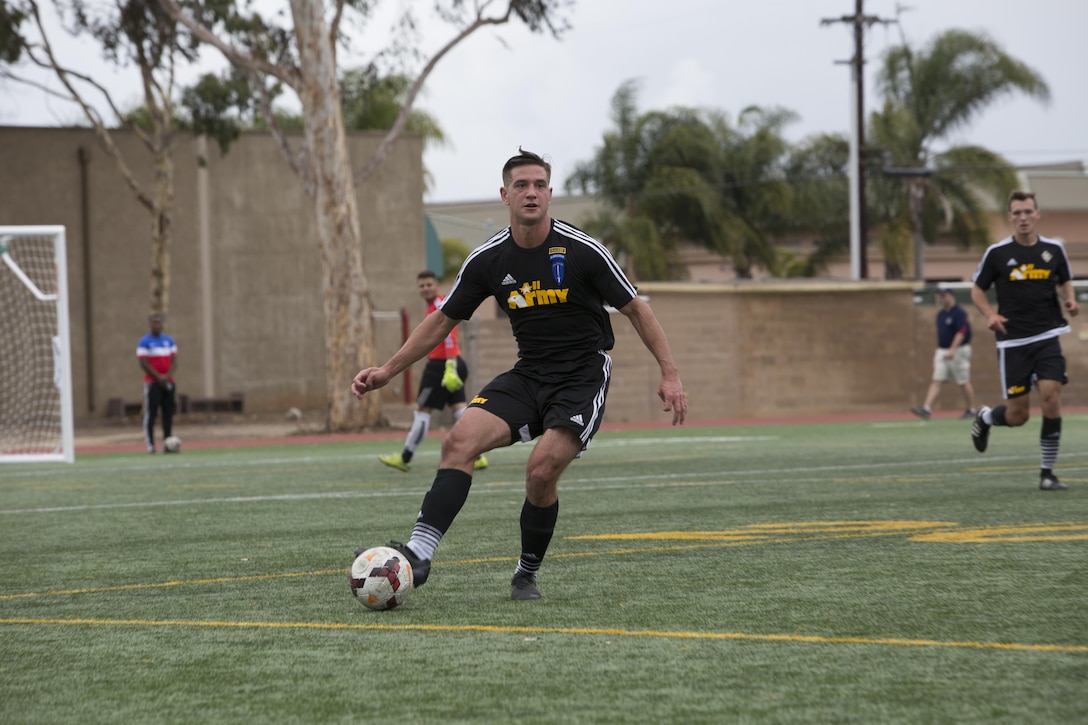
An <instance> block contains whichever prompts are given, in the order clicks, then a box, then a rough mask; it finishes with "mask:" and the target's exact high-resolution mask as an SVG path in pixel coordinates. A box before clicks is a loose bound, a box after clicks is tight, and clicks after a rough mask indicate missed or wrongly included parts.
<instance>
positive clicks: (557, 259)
mask: <svg viewBox="0 0 1088 725" xmlns="http://www.w3.org/2000/svg"><path fill="white" fill-rule="evenodd" d="M548 260H549V261H550V262H551V263H552V279H554V280H555V283H556V284H558V285H561V284H563V276H564V275H565V274H566V269H567V248H566V247H548Z"/></svg>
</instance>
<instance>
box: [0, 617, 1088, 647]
mask: <svg viewBox="0 0 1088 725" xmlns="http://www.w3.org/2000/svg"><path fill="white" fill-rule="evenodd" d="M0 624H51V625H52V624H58V625H81V626H91V627H104V626H114V627H126V626H127V627H207V628H215V627H221V628H235V629H313V630H362V631H367V630H370V631H393V632H396V631H400V632H407V631H421V632H452V633H464V632H481V633H487V634H531V635H541V634H567V635H588V636H604V637H656V638H661V639H704V640H750V641H757V642H803V643H808V644H867V645H885V646H905V647H957V648H970V649H993V650H1015V651H1022V652H1088V646H1085V645H1063V644H1023V643H1019V642H956V641H941V640H933V639H901V638H875V637H822V636H818V635H800V634H750V633H747V632H682V631H681V632H670V631H668V630H654V629H615V628H612V627H501V626H497V625H487V624H383V623H380V622H375V623H368V624H350V623H346V622H225V621H200V620H181V619H166V620H155V619H76V618H73V619H35V618H0Z"/></svg>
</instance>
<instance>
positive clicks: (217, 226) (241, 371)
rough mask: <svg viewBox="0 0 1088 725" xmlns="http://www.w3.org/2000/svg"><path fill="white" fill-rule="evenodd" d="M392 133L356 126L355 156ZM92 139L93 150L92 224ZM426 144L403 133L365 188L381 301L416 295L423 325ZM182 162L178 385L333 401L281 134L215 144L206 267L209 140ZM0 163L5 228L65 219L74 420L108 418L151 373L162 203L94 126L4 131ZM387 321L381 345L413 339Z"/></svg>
mask: <svg viewBox="0 0 1088 725" xmlns="http://www.w3.org/2000/svg"><path fill="white" fill-rule="evenodd" d="M115 140H116V142H117V145H118V146H119V147H120V148H121V150H122V152H123V154H124V156H125V158H126V159H128V160H129V163H130V164H131V165H132V167H133V169H134V172H135V174H136V175H137V176H138V177H139V178H140V179H142V180H144V181H145V183H149V180H150V178H151V169H150V164H149V159H148V155H147V153H146V151H145V150H144V149H143V148H142V146H141V144H140V142H139V141H138V140H137V139H136V138H135V137H134V136H132V135H130V134H123V133H121V134H116V135H115ZM379 140H380V136H379V135H376V134H352V135H351V136H350V137H349V149H350V152H351V154H352V157H353V158H354V159H355V161H356V165H357V166H361V165H362V162H363V161H365V160H366V159H368V158H369V157H370V155H371V153H372V152H373V150H374V149H375V148H376V147H377V144H378V142H379ZM296 142H297V139H296ZM81 148H82V149H85V151H86V155H87V158H88V163H87V165H86V171H87V183H86V185H85V189H86V192H87V204H86V207H85V208H86V213H87V224H84V223H83V209H84V207H83V205H82V204H81V198H82V189H83V188H84V186H83V185H82V184H81V165H80V162H79V158H78V153H79V150H80V149H81ZM421 154H422V146H421V142H420V139H419V138H418V137H413V136H407V137H404V138H402V139H401V140H400V141H398V143H397V144H396V146H395V148H394V149H393V152H392V154H391V155H390V156H389V158H388V159H387V160H386V162H385V163H384V164H383V165H382V166H381V168H380V169H379V170H378V171H377V172H376V174H375V175H374V176H373V177H372V178H371V179H369V180H368V182H367V183H366V184H364V185H362V186H361V187H359V189H358V204H359V217H360V222H361V227H362V230H363V245H364V249H363V257H364V264H365V265H366V270H367V273H368V275H369V278H370V281H371V294H372V300H373V302H374V305H375V307H376V308H377V309H378V310H383V311H396V310H399V309H400V308H402V307H406V306H407V307H408V308H409V309H410V310H411V311H412V312H413V314H414V315H415V321H418V319H419V318H420V317H421V315H422V310H417V308H418V307H419V304H418V302H419V300H418V297H417V295H416V292H415V283H414V280H415V274H416V272H417V271H419V269H422V267H423V266H424V247H423V205H422V197H423V175H422V162H421ZM175 163H176V179H175V180H176V202H177V212H176V214H175V217H174V238H173V246H172V248H171V263H172V268H171V280H172V284H171V292H170V305H169V318H168V321H167V328H166V329H167V331H168V332H169V333H170V334H171V335H173V336H174V337H175V338H176V339H177V341H178V346H179V349H180V354H179V371H178V376H177V377H178V390H179V392H181V393H187V394H190V395H193V396H196V397H202V396H204V395H206V394H208V393H211V394H213V395H218V396H225V395H227V394H228V393H230V392H234V391H239V392H243V393H245V396H246V406H247V409H248V410H256V411H261V410H267V411H283V410H286V409H287V408H288V407H291V406H299V407H311V408H312V407H323V406H324V405H325V401H326V383H325V374H324V364H325V363H324V360H325V340H324V313H323V310H322V304H321V263H320V253H319V250H318V241H317V238H316V235H315V225H314V211H313V203H312V201H311V199H310V198H309V197H307V196H306V195H305V193H304V192H303V189H302V185H301V183H300V182H299V180H298V179H297V178H296V177H295V176H294V175H293V173H292V172H291V171H290V169H289V168H288V166H287V164H286V163H285V162H284V161H283V159H282V158H281V157H280V156H279V154H278V152H277V151H276V149H275V147H274V146H273V143H272V141H271V139H270V138H269V137H268V136H267V135H264V134H246V135H243V137H242V138H241V139H239V140H238V141H237V142H236V143H235V144H234V145H233V146H232V147H231V149H230V151H229V153H228V154H226V155H225V156H224V155H221V154H220V153H219V151H218V147H217V146H215V145H214V144H212V145H211V150H210V153H209V154H208V158H207V183H208V192H209V194H208V198H209V201H210V204H209V205H208V206H209V208H208V215H207V228H208V231H209V242H210V249H209V252H210V264H208V265H207V269H206V272H207V274H206V275H205V274H204V272H205V268H203V267H202V266H201V249H200V241H201V239H200V234H199V231H200V219H201V216H200V215H201V211H200V207H199V204H198V191H197V190H198V182H199V176H200V174H199V173H198V169H199V165H198V153H197V142H196V141H195V140H189V139H186V140H185V141H183V142H182V143H181V144H180V146H179V148H178V152H177V155H176V159H175ZM0 168H4V169H6V170H9V172H8V173H5V174H3V175H2V176H0V224H20V225H25V224H62V225H64V226H65V227H66V229H67V239H68V275H69V290H70V300H71V304H70V314H71V329H72V360H73V387H74V390H75V396H74V398H75V399H74V408H75V416H76V419H77V420H81V419H85V418H94V417H102V416H104V415H105V414H106V406H107V401H108V400H109V399H110V398H115V397H116V398H124V399H127V400H134V399H135V400H138V399H139V397H140V394H141V380H142V378H141V373H140V372H139V370H138V367H137V364H136V358H135V353H136V341H137V340H138V339H139V337H140V336H141V335H143V334H144V333H145V332H146V331H147V313H148V309H149V289H150V281H149V274H148V270H149V267H150V252H149V247H150V245H149V239H150V231H149V227H150V224H151V222H150V215H149V214H148V212H147V211H145V210H144V208H143V207H142V206H140V205H139V204H138V203H137V202H136V200H135V198H134V196H133V195H132V193H130V192H129V191H128V189H127V188H126V187H125V186H124V184H123V181H122V179H121V176H120V174H119V173H118V171H117V170H116V168H115V167H114V165H113V163H112V162H111V161H110V159H108V158H107V157H106V155H105V154H104V153H103V152H102V150H101V149H100V147H99V145H98V143H97V141H96V139H95V138H94V136H93V134H92V133H91V132H90V131H89V130H86V129H59V128H49V129H35V128H15V127H11V128H0ZM12 169H18V173H11V172H10V170H12ZM205 277H207V278H209V279H210V286H209V287H208V288H207V289H206V288H205V285H204V284H203V283H202V280H203V279H204V278H205ZM209 299H210V300H211V304H212V305H213V308H212V310H211V314H210V315H209V314H206V307H205V302H206V300H209ZM378 332H379V338H378V344H379V346H380V347H381V348H382V349H383V350H390V349H395V347H396V345H398V344H399V341H400V337H401V333H400V323H399V321H397V320H396V319H394V318H389V319H385V318H384V317H383V318H382V320H381V322H380V323H379V325H378ZM92 369H93V375H92V374H91V373H90V372H89V371H90V370H92ZM346 384H347V383H345V385H346ZM398 392H399V391H397V390H394V389H390V390H389V392H388V394H389V395H390V396H395V395H397V393H398Z"/></svg>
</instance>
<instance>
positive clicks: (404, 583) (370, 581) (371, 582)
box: [351, 546, 412, 609]
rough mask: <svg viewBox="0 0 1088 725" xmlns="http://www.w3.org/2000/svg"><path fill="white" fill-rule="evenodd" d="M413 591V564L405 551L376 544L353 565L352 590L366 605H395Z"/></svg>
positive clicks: (400, 602) (375, 607)
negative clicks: (405, 556)
mask: <svg viewBox="0 0 1088 725" xmlns="http://www.w3.org/2000/svg"><path fill="white" fill-rule="evenodd" d="M411 592H412V565H411V564H409V563H408V562H407V561H406V560H405V558H404V554H401V553H400V552H399V551H397V550H396V549H393V548H391V547H388V546H375V547H374V548H373V549H367V550H366V551H364V552H363V553H362V554H359V556H358V557H356V559H355V562H354V563H353V564H352V565H351V593H352V594H354V595H355V598H356V599H358V600H359V603H360V604H362V605H363V606H364V607H366V608H367V609H392V608H393V607H396V606H398V605H400V604H403V603H404V600H405V599H407V598H408V595H409V594H410V593H411Z"/></svg>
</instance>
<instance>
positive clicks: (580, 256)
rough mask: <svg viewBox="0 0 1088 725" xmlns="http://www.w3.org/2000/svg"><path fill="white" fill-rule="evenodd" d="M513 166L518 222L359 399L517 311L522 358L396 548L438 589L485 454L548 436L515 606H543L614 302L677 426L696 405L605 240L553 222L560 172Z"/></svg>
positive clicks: (598, 386)
mask: <svg viewBox="0 0 1088 725" xmlns="http://www.w3.org/2000/svg"><path fill="white" fill-rule="evenodd" d="M518 152H519V153H518V155H517V156H514V157H512V158H511V159H509V160H508V161H507V162H506V164H505V166H503V170H502V180H503V186H502V188H501V189H500V190H499V193H500V196H501V197H502V201H503V203H504V204H506V205H507V206H508V207H509V208H510V226H509V227H507V228H506V229H504V230H502V231H501V232H499V233H498V234H496V235H495V236H494V237H492V238H491V239H489V240H488V241H486V242H485V243H484V244H483V245H481V246H480V247H478V248H477V249H476V250H474V251H473V252H472V253H471V254H470V255H469V256H468V258H467V259H466V260H465V263H464V265H462V267H461V270H460V272H458V274H457V278H456V279H455V280H454V283H453V286H452V287H451V289H450V291H449V293H448V294H447V295H446V298H445V300H444V301H443V303H442V306H441V307H440V308H439V311H438V312H436V313H435V314H431V315H428V316H427V317H425V318H424V320H423V322H422V323H420V325H419V326H418V327H417V328H416V329H415V330H414V331H413V332H412V334H411V335H409V337H408V340H407V341H406V342H405V343H404V345H403V346H402V347H401V349H400V350H398V351H397V352H396V354H394V355H393V357H391V358H390V359H389V360H388V361H387V362H386V363H385V364H384V365H382V366H381V367H377V368H367V369H365V370H361V371H360V372H359V374H358V375H356V376H355V379H354V381H353V382H352V386H351V388H352V392H353V393H354V394H355V396H356V397H357V398H362V397H363V395H365V394H367V393H369V392H371V391H373V390H377V389H378V388H381V387H382V386H384V385H386V384H387V383H388V382H389V381H390V380H391V379H392V378H393V377H394V376H395V375H397V374H398V373H400V372H401V371H402V370H404V369H405V368H406V367H408V366H409V365H411V364H412V363H414V362H415V361H416V360H419V359H420V358H421V357H423V356H424V355H426V354H427V352H428V351H430V350H431V349H432V348H434V346H435V345H437V344H438V343H439V342H441V341H442V340H443V339H444V338H445V337H446V335H448V334H449V333H450V331H451V330H453V328H454V327H455V326H456V325H457V324H458V323H459V322H461V321H462V320H467V319H469V317H471V316H472V313H473V312H474V311H475V310H476V308H477V307H478V306H479V305H480V304H481V303H482V302H483V301H484V300H486V299H488V298H489V297H493V298H495V299H496V300H497V301H498V303H499V304H500V305H502V307H503V308H504V309H505V310H506V312H507V314H508V316H509V318H510V326H511V328H512V330H513V333H514V338H515V340H516V341H517V345H518V361H517V363H516V364H515V365H514V367H513V368H512V369H511V370H509V371H507V372H505V373H502V374H501V375H499V376H498V377H496V378H495V379H494V380H492V381H491V382H490V383H488V384H487V385H486V386H484V388H483V389H482V390H480V391H479V392H478V393H477V394H476V397H475V398H473V399H472V401H470V402H469V406H468V409H467V410H466V411H465V413H464V415H463V416H461V418H460V419H459V420H458V421H457V422H456V423H455V424H454V426H453V428H452V429H451V430H450V432H449V433H448V434H447V435H446V437H445V439H444V440H443V441H442V460H441V463H440V464H439V468H438V473H437V474H436V475H435V479H434V483H433V484H432V486H431V489H430V491H428V493H427V494H426V495H425V496H424V498H423V505H422V507H421V509H420V512H419V516H418V517H417V519H416V524H415V528H414V529H413V530H412V536H411V538H410V539H409V540H408V542H407V544H397V543H396V542H394V543H392V544H390V545H391V546H394V547H395V548H397V549H398V550H399V551H400V552H401V553H402V554H404V555H405V556H406V557H407V559H408V561H409V563H410V564H411V565H412V568H413V576H414V580H415V586H420V585H421V584H423V582H424V581H426V579H427V576H428V574H429V573H430V563H431V558H432V557H433V556H434V552H435V549H436V548H437V547H438V544H439V542H440V541H441V539H442V536H443V535H444V534H445V533H446V531H447V530H448V529H449V527H450V525H451V524H452V523H453V520H454V517H456V516H457V513H458V512H459V511H460V510H461V507H462V506H463V505H464V503H465V500H466V499H467V498H468V492H469V487H470V486H471V485H472V470H473V463H474V461H475V460H476V457H477V456H479V455H481V454H483V453H486V452H487V451H490V450H492V449H494V448H499V447H501V446H508V445H511V444H513V443H516V442H518V441H530V440H534V439H536V438H540V440H539V441H538V442H537V444H536V445H535V446H534V448H533V451H532V453H530V454H529V461H528V464H527V466H526V474H525V502H524V503H523V505H522V509H521V556H520V559H519V561H518V564H517V567H516V569H515V572H514V577H513V579H512V581H511V595H510V596H511V598H512V599H516V600H526V599H539V598H540V590H539V589H538V588H537V584H536V580H537V572H538V571H539V570H540V564H541V561H542V560H543V559H544V554H545V552H546V551H547V549H548V544H549V543H550V542H551V538H552V533H553V532H554V530H555V523H556V519H557V517H558V513H559V496H558V483H559V476H560V475H561V474H562V473H563V471H564V469H566V467H567V465H568V464H569V463H570V462H571V461H572V460H573V459H574V458H575V457H577V456H578V455H579V454H580V453H581V452H582V451H583V450H585V449H586V447H587V446H589V443H590V440H591V439H592V438H593V435H594V434H595V433H596V432H597V430H598V428H600V425H601V418H602V416H603V414H604V406H605V396H606V394H607V392H608V383H609V379H610V377H611V372H612V359H611V357H609V355H608V352H607V351H608V350H610V349H611V348H612V346H613V344H614V342H615V340H614V337H613V334H612V324H611V322H610V319H609V313H608V311H607V310H606V308H605V305H610V306H611V307H614V308H615V309H617V310H619V312H620V313H621V314H623V315H624V316H625V317H626V318H627V319H628V320H629V321H630V323H631V324H632V326H634V328H635V330H636V332H637V333H638V335H639V338H640V339H641V340H642V342H643V344H644V345H645V346H646V348H647V349H648V350H649V351H650V352H651V353H652V354H653V356H654V358H656V360H657V362H658V365H659V366H660V368H661V381H660V383H659V385H658V389H657V394H658V396H659V397H660V398H661V400H662V401H663V410H666V411H672V422H673V425H679V424H682V423H683V422H684V418H685V417H686V415H687V400H686V398H685V395H684V389H683V386H682V384H681V383H680V374H679V371H678V369H677V366H676V362H675V361H674V360H673V356H672V352H671V350H670V349H669V343H668V340H667V339H666V338H665V332H664V330H662V328H661V325H660V323H659V322H658V320H657V317H656V316H655V315H654V313H653V311H652V310H651V309H650V307H649V305H647V304H646V303H645V302H644V301H643V300H641V299H639V297H638V296H637V294H636V293H635V288H634V286H632V284H631V283H630V282H629V281H628V279H627V277H626V276H625V275H624V273H623V271H622V270H621V269H620V267H619V265H618V264H616V261H615V260H614V259H613V258H612V255H611V254H610V253H609V251H608V250H607V249H606V248H605V247H604V245H603V244H601V243H600V242H598V241H596V240H594V239H593V238H591V237H590V236H588V235H587V234H586V233H584V232H582V231H581V230H579V229H577V228H575V227H573V226H571V225H570V224H567V223H565V222H561V221H559V220H556V219H552V218H551V216H550V214H549V213H548V206H549V204H550V202H551V198H552V189H551V165H550V164H549V163H548V162H546V161H545V160H544V159H543V158H541V157H540V156H538V155H536V154H534V153H530V152H528V151H522V150H521V149H518Z"/></svg>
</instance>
